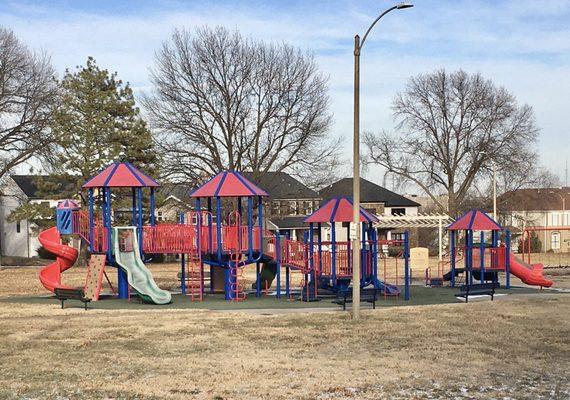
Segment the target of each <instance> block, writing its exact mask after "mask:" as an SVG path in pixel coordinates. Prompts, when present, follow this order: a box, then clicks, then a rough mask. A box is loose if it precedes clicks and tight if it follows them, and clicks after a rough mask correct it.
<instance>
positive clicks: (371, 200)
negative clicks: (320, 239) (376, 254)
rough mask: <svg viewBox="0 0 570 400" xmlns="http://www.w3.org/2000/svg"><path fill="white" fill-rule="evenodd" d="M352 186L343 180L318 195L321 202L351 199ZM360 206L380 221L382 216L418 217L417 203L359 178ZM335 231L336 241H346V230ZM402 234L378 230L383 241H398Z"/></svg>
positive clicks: (397, 231)
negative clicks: (336, 234)
mask: <svg viewBox="0 0 570 400" xmlns="http://www.w3.org/2000/svg"><path fill="white" fill-rule="evenodd" d="M352 184H353V179H352V178H343V179H341V180H339V181H337V182H335V183H333V184H332V185H329V186H327V187H325V188H323V189H321V190H320V191H319V194H320V196H321V197H322V198H323V200H328V199H330V198H333V197H340V196H344V197H348V198H352V194H353V189H352ZM360 205H361V206H362V208H364V209H365V210H366V211H368V212H371V213H372V214H375V215H376V216H378V217H379V218H380V219H382V216H383V215H418V208H419V207H420V204H419V203H417V202H415V201H413V200H410V199H408V198H406V197H404V196H401V195H399V194H398V193H395V192H392V191H391V190H388V189H386V188H384V187H382V186H379V185H377V184H375V183H373V182H370V181H368V180H366V179H364V178H360ZM345 225H348V224H345ZM337 231H338V232H340V236H338V237H337V239H338V240H346V239H347V237H348V231H347V230H343V229H338V230H337ZM345 231H346V232H345ZM403 233H404V231H403V230H402V229H394V228H382V229H378V237H379V238H385V239H394V240H398V239H401V238H402V236H403ZM327 234H328V233H325V235H327ZM325 237H327V236H325Z"/></svg>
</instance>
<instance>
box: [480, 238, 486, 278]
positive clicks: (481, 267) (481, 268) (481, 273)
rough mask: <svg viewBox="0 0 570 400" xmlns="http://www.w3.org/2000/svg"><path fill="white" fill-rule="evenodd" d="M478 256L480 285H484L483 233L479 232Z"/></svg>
mask: <svg viewBox="0 0 570 400" xmlns="http://www.w3.org/2000/svg"><path fill="white" fill-rule="evenodd" d="M479 255H480V257H481V260H480V263H479V274H480V275H481V276H480V278H481V279H480V280H481V283H485V232H483V231H481V243H479Z"/></svg>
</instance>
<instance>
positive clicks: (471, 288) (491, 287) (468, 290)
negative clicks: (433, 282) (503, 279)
mask: <svg viewBox="0 0 570 400" xmlns="http://www.w3.org/2000/svg"><path fill="white" fill-rule="evenodd" d="M498 287H499V283H496V282H492V283H474V284H472V285H461V286H460V287H459V293H458V294H456V296H457V297H463V298H465V302H466V303H468V302H469V296H477V295H486V296H491V301H492V300H493V298H494V296H495V289H497V288H498Z"/></svg>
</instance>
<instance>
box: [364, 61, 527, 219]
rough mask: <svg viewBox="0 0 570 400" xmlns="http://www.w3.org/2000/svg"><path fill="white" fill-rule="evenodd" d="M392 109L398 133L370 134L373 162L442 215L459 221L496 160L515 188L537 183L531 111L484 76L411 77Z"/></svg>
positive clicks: (442, 74) (460, 73)
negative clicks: (416, 191) (410, 185)
mask: <svg viewBox="0 0 570 400" xmlns="http://www.w3.org/2000/svg"><path fill="white" fill-rule="evenodd" d="M392 107H393V110H394V116H395V119H396V120H397V122H398V125H397V129H398V130H399V134H398V135H390V134H388V133H386V132H384V133H381V134H378V135H375V134H371V133H367V134H365V145H366V148H367V151H368V160H369V162H371V163H374V164H378V165H380V166H382V167H384V168H385V169H386V171H387V172H388V173H391V174H396V175H398V176H399V177H401V178H403V179H406V180H408V181H410V182H413V183H414V184H416V185H418V186H419V187H420V188H421V189H423V190H424V191H425V192H426V193H427V194H428V195H429V196H430V197H431V198H432V199H433V200H434V202H435V203H436V204H438V205H439V207H440V209H441V210H442V211H448V212H449V213H450V214H451V215H456V214H457V212H458V210H460V209H461V207H462V204H463V202H464V201H465V200H466V198H467V197H468V195H469V193H470V191H472V190H474V185H476V184H479V183H480V180H482V179H484V178H485V177H488V172H489V168H490V166H491V161H494V162H495V163H496V165H497V168H498V170H499V171H504V172H507V171H508V173H509V174H510V175H512V178H511V180H510V181H512V182H513V183H514V182H517V184H518V185H524V184H525V183H526V182H530V181H532V180H534V179H536V174H534V173H532V170H533V168H536V161H537V160H538V157H537V154H536V152H535V150H534V145H535V144H536V141H537V137H538V129H537V127H536V124H535V120H534V114H533V111H532V108H531V107H530V106H528V105H526V104H525V105H519V104H518V103H517V101H516V99H515V97H514V96H513V95H512V94H511V93H509V92H508V91H507V90H506V89H504V88H502V87H497V86H495V85H494V84H493V82H491V81H490V80H486V79H484V78H483V77H482V76H481V75H480V74H467V73H466V72H464V71H461V70H460V71H457V72H453V73H447V72H446V71H444V70H440V71H436V72H433V73H430V74H422V75H419V76H417V77H413V78H411V79H410V81H409V83H408V85H407V87H406V89H405V90H404V91H403V92H402V93H399V94H397V95H396V97H395V99H394V101H393V105H392ZM515 175H516V178H515ZM438 194H446V195H447V196H448V204H445V203H443V202H442V201H440V200H439V198H438V196H437V195H438Z"/></svg>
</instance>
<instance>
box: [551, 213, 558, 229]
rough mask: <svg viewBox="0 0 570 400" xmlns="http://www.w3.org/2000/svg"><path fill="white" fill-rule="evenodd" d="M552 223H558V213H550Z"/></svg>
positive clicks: (556, 224)
mask: <svg viewBox="0 0 570 400" xmlns="http://www.w3.org/2000/svg"><path fill="white" fill-rule="evenodd" d="M552 225H554V226H558V225H560V221H559V218H558V213H552Z"/></svg>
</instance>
